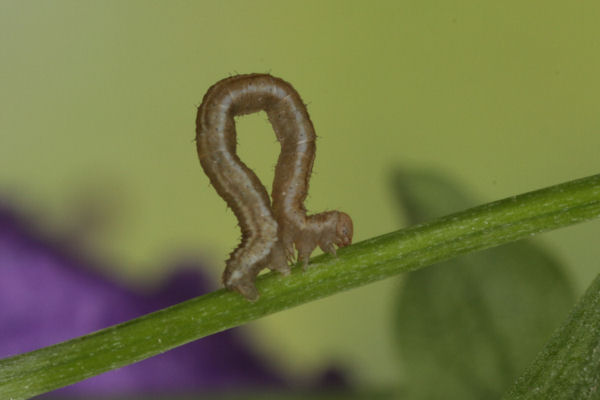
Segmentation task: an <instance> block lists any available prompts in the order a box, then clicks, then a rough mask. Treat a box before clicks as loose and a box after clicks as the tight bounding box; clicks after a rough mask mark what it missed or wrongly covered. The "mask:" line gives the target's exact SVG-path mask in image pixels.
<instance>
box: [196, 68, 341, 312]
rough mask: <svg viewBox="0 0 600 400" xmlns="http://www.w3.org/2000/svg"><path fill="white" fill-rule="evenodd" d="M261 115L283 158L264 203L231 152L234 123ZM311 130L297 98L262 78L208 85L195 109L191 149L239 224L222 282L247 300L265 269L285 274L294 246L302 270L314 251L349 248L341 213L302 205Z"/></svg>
mask: <svg viewBox="0 0 600 400" xmlns="http://www.w3.org/2000/svg"><path fill="white" fill-rule="evenodd" d="M261 110H264V111H265V112H266V113H267V116H268V119H269V121H270V122H271V125H272V126H273V129H274V131H275V135H276V136H277V140H278V141H279V143H280V144H281V152H280V154H279V158H278V160H277V165H276V167H275V178H274V181H273V191H272V194H271V197H272V203H271V201H270V200H269V195H268V193H267V190H266V189H265V187H264V186H263V185H262V183H261V182H260V180H259V179H258V177H257V176H256V174H255V173H254V172H253V171H252V170H250V169H249V168H248V167H247V166H246V165H245V164H244V163H243V162H242V161H241V160H240V158H239V157H238V156H237V154H236V144H237V143H236V129H235V121H234V117H235V116H237V115H243V114H250V113H254V112H258V111H261ZM315 139H316V135H315V131H314V128H313V125H312V122H311V121H310V118H309V116H308V112H307V110H306V107H305V106H304V103H303V102H302V99H301V98H300V95H299V94H298V93H297V92H296V90H295V89H294V88H293V87H292V86H291V85H290V84H289V83H287V82H285V81H283V80H282V79H279V78H275V77H273V76H271V75H267V74H249V75H238V76H233V77H230V78H226V79H223V80H221V81H219V82H217V83H216V84H214V85H213V86H212V87H210V89H208V91H207V92H206V94H205V95H204V99H203V100H202V104H201V105H200V107H198V114H197V118H196V146H197V150H198V157H199V159H200V164H201V165H202V168H203V169H204V172H205V173H206V175H208V177H209V179H210V182H211V183H212V185H213V186H214V187H215V189H216V191H217V193H218V194H219V195H220V196H221V197H222V198H223V199H225V201H226V202H227V204H228V206H229V207H231V209H232V210H233V213H234V214H235V216H236V217H237V219H238V221H239V225H240V228H241V231H242V240H241V243H240V245H239V246H238V247H237V248H236V249H235V250H234V251H233V252H232V253H231V254H230V256H229V259H228V260H227V261H226V267H225V271H224V273H223V284H224V285H225V287H227V288H228V289H233V290H236V291H238V292H239V293H241V294H242V295H243V296H244V297H246V298H247V299H249V300H251V301H254V300H257V299H258V296H259V294H258V291H257V289H256V287H255V285H254V281H255V278H256V276H257V275H258V273H259V272H260V271H261V270H262V269H264V268H269V269H271V270H275V271H279V272H280V273H282V274H283V275H287V274H289V273H290V266H289V265H288V262H289V261H292V260H293V258H294V253H295V251H294V247H295V248H296V250H297V251H298V259H299V260H300V261H302V262H303V264H304V269H306V267H307V264H308V259H309V257H310V254H311V253H312V252H313V250H314V249H315V248H316V247H317V246H319V247H320V248H321V249H322V250H323V251H325V252H328V253H332V254H334V255H335V246H338V247H344V246H348V245H349V244H350V243H351V242H352V234H353V225H352V219H351V218H350V216H349V215H348V214H346V213H343V212H341V211H326V212H322V213H319V214H314V215H306V208H305V207H304V200H305V199H306V195H307V191H308V181H309V179H310V175H311V172H312V166H313V162H314V159H315Z"/></svg>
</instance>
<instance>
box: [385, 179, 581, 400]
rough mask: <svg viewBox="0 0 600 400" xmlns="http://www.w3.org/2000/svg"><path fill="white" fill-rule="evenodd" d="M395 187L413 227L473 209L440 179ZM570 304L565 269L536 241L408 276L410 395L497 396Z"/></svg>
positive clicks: (401, 308)
mask: <svg viewBox="0 0 600 400" xmlns="http://www.w3.org/2000/svg"><path fill="white" fill-rule="evenodd" d="M394 189H395V191H396V195H397V197H398V198H399V200H400V202H401V204H403V205H404V206H405V208H406V210H407V216H408V218H409V222H410V223H411V224H414V223H420V222H422V221H425V220H429V219H432V218H435V217H437V216H439V215H444V214H447V213H450V212H453V211H459V210H461V209H465V208H468V207H470V206H471V205H473V204H475V203H476V201H474V200H472V199H470V197H469V196H468V195H467V194H465V193H464V192H463V191H462V190H460V189H459V188H458V187H457V185H456V184H454V183H453V182H451V181H450V180H448V179H445V178H443V177H441V176H439V175H437V174H434V173H423V172H422V173H398V174H396V175H395V176H394ZM573 303H574V295H573V292H572V290H571V287H570V285H569V284H568V281H567V279H566V276H565V273H564V271H563V268H562V267H561V265H560V264H559V263H557V262H556V261H555V260H554V259H553V258H552V257H551V256H550V255H548V254H547V253H546V252H545V251H544V250H542V249H540V248H539V247H537V246H535V245H534V244H532V243H531V242H530V241H526V242H517V243H512V244H508V245H505V246H502V247H498V248H494V249H490V250H486V251H482V252H478V253H474V254H470V255H466V256H462V257H460V258H457V259H453V260H450V261H446V262H443V263H440V264H437V265H434V266H432V267H430V268H426V269H422V270H419V271H415V272H413V273H410V274H409V275H408V276H407V277H406V280H405V282H404V287H403V289H402V291H401V294H400V297H399V299H398V308H397V316H396V321H395V322H396V323H395V329H396V332H397V338H398V345H399V347H400V349H399V350H400V354H401V356H402V361H403V363H404V364H405V366H406V374H407V380H408V386H409V387H408V391H409V393H410V395H409V396H408V398H410V399H424V398H428V399H442V398H443V399H490V398H498V397H499V396H500V395H501V394H502V393H504V391H505V390H506V388H507V387H508V386H509V385H510V384H511V383H512V382H513V381H514V380H515V379H516V377H517V376H518V374H519V373H520V372H521V371H522V370H523V369H524V368H525V367H526V366H527V365H528V364H529V363H530V362H531V360H532V359H533V358H534V356H535V355H536V354H537V352H538V351H539V350H540V349H541V348H542V346H543V344H544V343H545V342H546V341H547V340H548V338H549V337H550V335H551V333H552V331H553V330H554V329H555V328H556V327H557V326H558V325H559V324H560V322H561V321H562V320H563V319H564V317H565V316H566V315H567V312H568V310H569V309H570V307H571V306H572V305H573Z"/></svg>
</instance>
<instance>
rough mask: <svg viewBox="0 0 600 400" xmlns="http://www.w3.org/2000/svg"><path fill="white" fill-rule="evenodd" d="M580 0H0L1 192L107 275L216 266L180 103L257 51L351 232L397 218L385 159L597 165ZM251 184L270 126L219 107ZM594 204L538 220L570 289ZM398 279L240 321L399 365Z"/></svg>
mask: <svg viewBox="0 0 600 400" xmlns="http://www.w3.org/2000/svg"><path fill="white" fill-rule="evenodd" d="M598 21H600V3H598V2H597V1H580V2H558V1H543V2H542V1H533V2H522V1H504V2H501V3H498V2H479V1H470V0H469V1H447V2H422V1H375V2H371V3H370V4H367V2H364V1H361V2H356V1H303V2H285V1H227V2H221V1H212V2H201V1H196V2H193V1H169V2H167V1H164V2H157V1H102V2H92V1H53V2H50V1H35V2H33V1H29V2H23V1H6V0H2V1H0V59H1V62H0V79H1V81H2V85H1V89H0V160H1V164H0V165H1V168H0V196H2V198H4V199H8V200H11V201H12V202H14V203H15V204H17V205H18V207H19V208H20V209H21V210H23V211H24V212H26V213H27V214H29V215H31V216H33V217H35V218H36V219H37V220H39V221H41V223H42V224H43V225H44V227H45V229H46V230H47V232H48V233H50V234H56V235H60V236H68V235H71V236H72V237H73V238H74V239H76V240H77V245H78V246H80V248H82V249H83V250H84V251H85V252H87V253H90V254H93V256H94V257H95V258H97V259H99V260H101V261H102V263H104V264H105V265H110V266H112V267H110V268H108V269H109V270H108V271H106V273H107V274H112V275H114V276H115V277H116V279H119V280H122V281H125V282H127V283H129V284H131V285H133V286H135V287H138V288H151V287H153V286H154V285H157V284H159V282H160V280H161V279H162V278H163V277H164V276H166V274H167V273H168V271H167V270H166V269H167V268H168V266H169V265H170V264H171V263H172V261H173V260H175V259H177V258H178V257H181V255H191V256H198V257H200V259H201V260H202V261H203V262H204V263H205V264H206V265H207V266H208V267H209V268H210V270H209V273H210V274H211V276H212V277H213V278H214V280H215V282H217V280H218V278H219V275H220V273H221V270H222V268H223V261H224V260H225V258H226V257H227V254H228V253H229V251H231V250H232V249H233V248H234V247H235V246H236V245H237V242H238V239H239V231H238V228H237V226H236V220H235V218H234V216H233V214H232V213H231V212H230V211H229V210H227V209H226V207H225V203H224V202H223V200H222V199H221V198H219V197H218V196H217V194H216V193H215V191H214V190H213V188H212V187H210V186H209V184H208V179H207V177H206V176H205V175H204V173H203V172H202V170H201V168H200V166H199V163H198V160H197V158H196V153H195V146H194V143H193V137H194V128H195V127H194V121H195V111H196V107H197V106H198V105H199V103H200V101H201V100H202V96H203V95H204V93H205V91H206V90H207V89H208V87H209V86H210V85H211V84H213V83H214V82H216V81H217V80H219V79H222V78H224V77H227V76H229V75H233V74H237V73H249V72H269V73H272V74H273V75H276V76H279V77H282V78H284V79H285V80H288V81H289V82H291V83H292V84H293V85H294V86H295V88H296V89H297V90H298V91H299V93H300V95H301V96H302V98H303V100H304V101H305V102H306V103H307V104H308V108H309V112H310V115H311V117H312V120H313V123H314V125H315V128H316V131H317V135H319V141H318V145H317V149H318V150H317V158H316V162H315V167H314V174H313V178H312V180H311V190H310V195H309V199H308V202H307V206H308V209H309V210H311V211H322V210H324V209H341V210H344V211H346V212H348V213H349V214H350V215H351V216H352V217H353V219H354V222H355V235H356V236H355V239H356V241H360V240H362V239H366V238H369V237H372V236H376V235H380V234H383V233H386V232H389V231H391V230H395V229H398V228H400V227H402V226H404V223H403V221H404V219H403V215H402V211H401V209H400V206H399V205H398V204H396V202H395V200H394V197H393V196H392V190H391V188H390V174H391V171H392V169H393V168H411V169H415V168H421V167H424V168H428V169H432V168H433V169H439V170H440V171H444V172H445V173H446V174H447V175H450V176H454V177H456V179H457V180H459V181H460V182H463V183H464V185H466V186H467V188H469V189H470V191H471V193H472V194H474V195H475V196H476V197H478V198H479V199H480V200H481V201H482V202H483V201H491V200H495V199H498V198H502V197H506V196H511V195H514V194H518V193H521V192H525V191H529V190H533V189H538V188H541V187H544V186H548V185H552V184H556V183H560V182H563V181H567V180H570V179H574V178H579V177H583V176H587V175H592V174H596V173H598V172H600V169H599V167H598V166H599V164H598V158H599V157H598V156H599V153H600V152H599V149H600V134H599V131H600V113H599V112H598V111H599V105H600V101H599V99H598V93H600V76H599V74H598V71H600V24H598ZM238 132H239V142H240V147H239V151H240V153H241V158H242V159H243V160H245V161H246V162H247V163H248V164H249V165H250V166H251V167H253V168H254V169H255V170H256V171H257V173H258V175H259V176H260V177H262V179H263V181H264V182H267V183H268V184H267V186H268V187H270V182H271V180H272V177H273V167H274V164H275V161H276V158H277V152H278V145H277V143H276V141H275V136H274V134H273V133H272V130H271V128H270V126H269V124H268V121H267V119H266V116H265V115H264V114H256V115H251V116H247V117H244V118H242V119H240V120H239V121H238ZM598 237H600V225H599V224H598V223H590V224H584V225H581V226H575V227H571V228H568V229H562V230H560V231H557V232H552V233H549V234H545V235H544V236H543V237H542V238H541V239H540V241H541V243H542V244H543V245H544V246H545V247H546V248H550V249H552V252H553V253H554V254H555V255H556V256H557V257H558V258H559V259H560V260H561V261H563V262H565V263H566V264H567V265H568V266H569V268H570V270H571V273H572V277H573V281H574V283H575V285H576V287H577V289H578V292H579V293H580V292H582V290H583V288H584V287H586V286H587V284H588V283H589V282H591V280H592V278H593V276H595V274H596V272H597V268H598V266H597V263H598V261H597V260H598V259H600V247H599V246H597V245H595V243H596V241H597V238H598ZM398 283H399V281H398V280H393V279H392V280H388V281H385V282H381V283H377V284H373V285H370V286H368V287H365V288H361V289H356V290H353V291H351V292H348V293H345V294H340V295H337V296H334V297H332V298H329V299H325V300H321V301H319V302H316V303H313V304H309V305H306V306H303V307H300V308H298V309H294V310H289V311H286V312H284V313H280V314H277V315H274V316H271V317H268V318H265V319H262V320H260V321H257V322H255V323H253V324H251V325H250V327H251V333H252V337H253V339H254V340H255V341H256V343H257V345H258V346H260V347H261V348H262V349H263V350H264V351H265V352H267V353H268V355H269V357H270V358H271V359H272V360H273V361H274V362H276V363H279V364H280V365H281V368H283V369H284V370H286V371H289V372H290V373H295V374H308V373H309V372H310V371H314V370H315V369H319V368H321V367H324V366H325V365H326V364H328V363H331V362H337V363H340V364H343V365H345V366H346V367H347V368H348V371H349V372H350V373H351V374H352V376H353V377H354V378H355V379H356V380H357V382H359V383H361V384H364V385H367V386H382V385H383V386H389V385H393V384H395V382H396V381H397V379H398V373H399V372H398V368H397V358H396V354H395V349H394V346H393V343H392V336H391V329H390V326H391V320H390V317H391V312H392V299H393V298H394V295H395V291H396V290H397V289H398Z"/></svg>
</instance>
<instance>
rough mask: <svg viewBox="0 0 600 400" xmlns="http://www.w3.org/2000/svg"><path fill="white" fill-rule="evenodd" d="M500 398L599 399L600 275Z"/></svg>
mask: <svg viewBox="0 0 600 400" xmlns="http://www.w3.org/2000/svg"><path fill="white" fill-rule="evenodd" d="M503 399H505V400H517V399H528V400H530V399H553V400H563V399H564V400H571V399H577V400H588V399H600V276H598V277H596V279H595V280H594V282H592V284H591V285H590V287H589V288H588V290H587V291H586V293H585V294H584V295H583V297H582V298H581V300H580V301H579V302H578V303H577V305H576V306H575V308H574V309H573V311H572V312H571V314H570V315H569V318H568V319H567V321H566V322H565V323H564V324H563V325H562V326H561V328H560V329H559V330H558V331H557V332H556V333H555V334H554V335H553V336H552V339H551V340H550V342H549V343H548V344H547V345H546V347H545V348H544V350H543V351H542V352H541V353H540V354H539V355H538V357H537V358H536V360H535V361H534V362H533V365H532V366H531V367H530V368H528V369H527V370H526V371H525V373H524V374H523V375H522V376H521V377H520V378H519V379H518V380H517V382H515V384H514V386H513V387H511V389H510V390H509V391H508V393H507V394H506V396H505V397H503Z"/></svg>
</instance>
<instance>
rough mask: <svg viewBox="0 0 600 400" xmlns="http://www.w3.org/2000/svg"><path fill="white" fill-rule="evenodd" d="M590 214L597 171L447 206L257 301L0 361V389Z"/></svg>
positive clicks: (133, 356) (142, 353) (29, 386)
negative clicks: (455, 208) (447, 211)
mask: <svg viewBox="0 0 600 400" xmlns="http://www.w3.org/2000/svg"><path fill="white" fill-rule="evenodd" d="M598 216H600V175H594V176H591V177H587V178H583V179H579V180H575V181H571V182H567V183H563V184H560V185H557V186H552V187H549V188H546V189H542V190H538V191H535V192H530V193H526V194H522V195H519V196H515V197H510V198H507V199H504V200H500V201H496V202H493V203H489V204H485V205H482V206H479V207H475V208H471V209H468V210H466V211H462V212H459V213H455V214H452V215H448V216H446V217H443V218H439V219H436V220H434V221H431V222H429V223H425V224H421V225H417V226H414V227H410V228H407V229H402V230H399V231H396V232H392V233H389V234H386V235H383V236H379V237H376V238H372V239H369V240H365V241H363V242H360V243H356V244H355V245H353V246H350V247H347V248H345V249H341V250H340V251H339V252H338V257H337V258H333V257H331V256H329V255H321V256H318V257H315V258H314V259H313V260H312V261H311V266H310V268H309V270H308V271H307V272H302V271H300V269H299V268H294V270H293V273H292V274H291V275H290V276H288V277H285V278H284V277H281V276H279V275H277V274H274V273H269V274H265V275H263V276H261V277H259V279H258V280H257V287H258V289H259V290H260V292H261V298H260V300H258V301H256V302H254V303H251V302H249V301H247V300H245V299H244V298H242V297H241V296H240V295H239V294H237V293H232V292H227V291H224V290H218V291H216V292H213V293H209V294H207V295H205V296H201V297H197V298H195V299H192V300H189V301H186V302H183V303H180V304H177V305H175V306H172V307H169V308H166V309H163V310H160V311H157V312H155V313H152V314H148V315H145V316H142V317H140V318H136V319H133V320H131V321H128V322H125V323H122V324H119V325H115V326H112V327H108V328H106V329H103V330H100V331H98V332H94V333H92V334H89V335H86V336H82V337H79V338H75V339H72V340H69V341H66V342H63V343H59V344H57V345H54V346H49V347H46V348H43V349H40V350H36V351H32V352H30V353H26V354H22V355H18V356H15V357H11V358H6V359H3V360H0V398H2V399H24V398H28V397H31V396H33V395H36V394H40V393H45V392H48V391H50V390H53V389H56V388H59V387H63V386H66V385H69V384H72V383H75V382H78V381H81V380H83V379H86V378H89V377H91V376H94V375H98V374H100V373H102V372H105V371H108V370H112V369H116V368H119V367H123V366H125V365H128V364H132V363H134V362H137V361H140V360H143V359H145V358H148V357H152V356H153V355H156V354H158V353H162V352H164V351H167V350H169V349H172V348H174V347H177V346H180V345H182V344H185V343H188V342H190V341H193V340H196V339H199V338H202V337H204V336H208V335H211V334H213V333H216V332H219V331H222V330H225V329H228V328H232V327H235V326H239V325H242V324H244V323H246V322H248V321H252V320H255V319H257V318H260V317H262V316H264V315H268V314H272V313H274V312H277V311H281V310H285V309H287V308H290V307H294V306H297V305H300V304H303V303H307V302H309V301H312V300H316V299H319V298H322V297H325V296H329V295H332V294H334V293H337V292H341V291H344V290H348V289H351V288H354V287H357V286H361V285H365V284H367V283H370V282H374V281H377V280H380V279H384V278H387V277H390V276H393V275H396V274H399V273H402V272H405V271H411V270H415V269H418V268H422V267H424V266H426V265H429V264H433V263H435V262H438V261H442V260H446V259H449V258H451V257H455V256H457V255H460V254H464V253H467V252H471V251H475V250H480V249H484V248H489V247H493V246H498V245H501V244H504V243H508V242H512V241H515V240H518V239H521V238H524V237H528V236H531V235H534V234H537V233H540V232H543V231H548V230H551V229H556V228H559V227H562V226H567V225H572V224H575V223H578V222H582V221H585V220H588V219H592V218H595V217H598Z"/></svg>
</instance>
